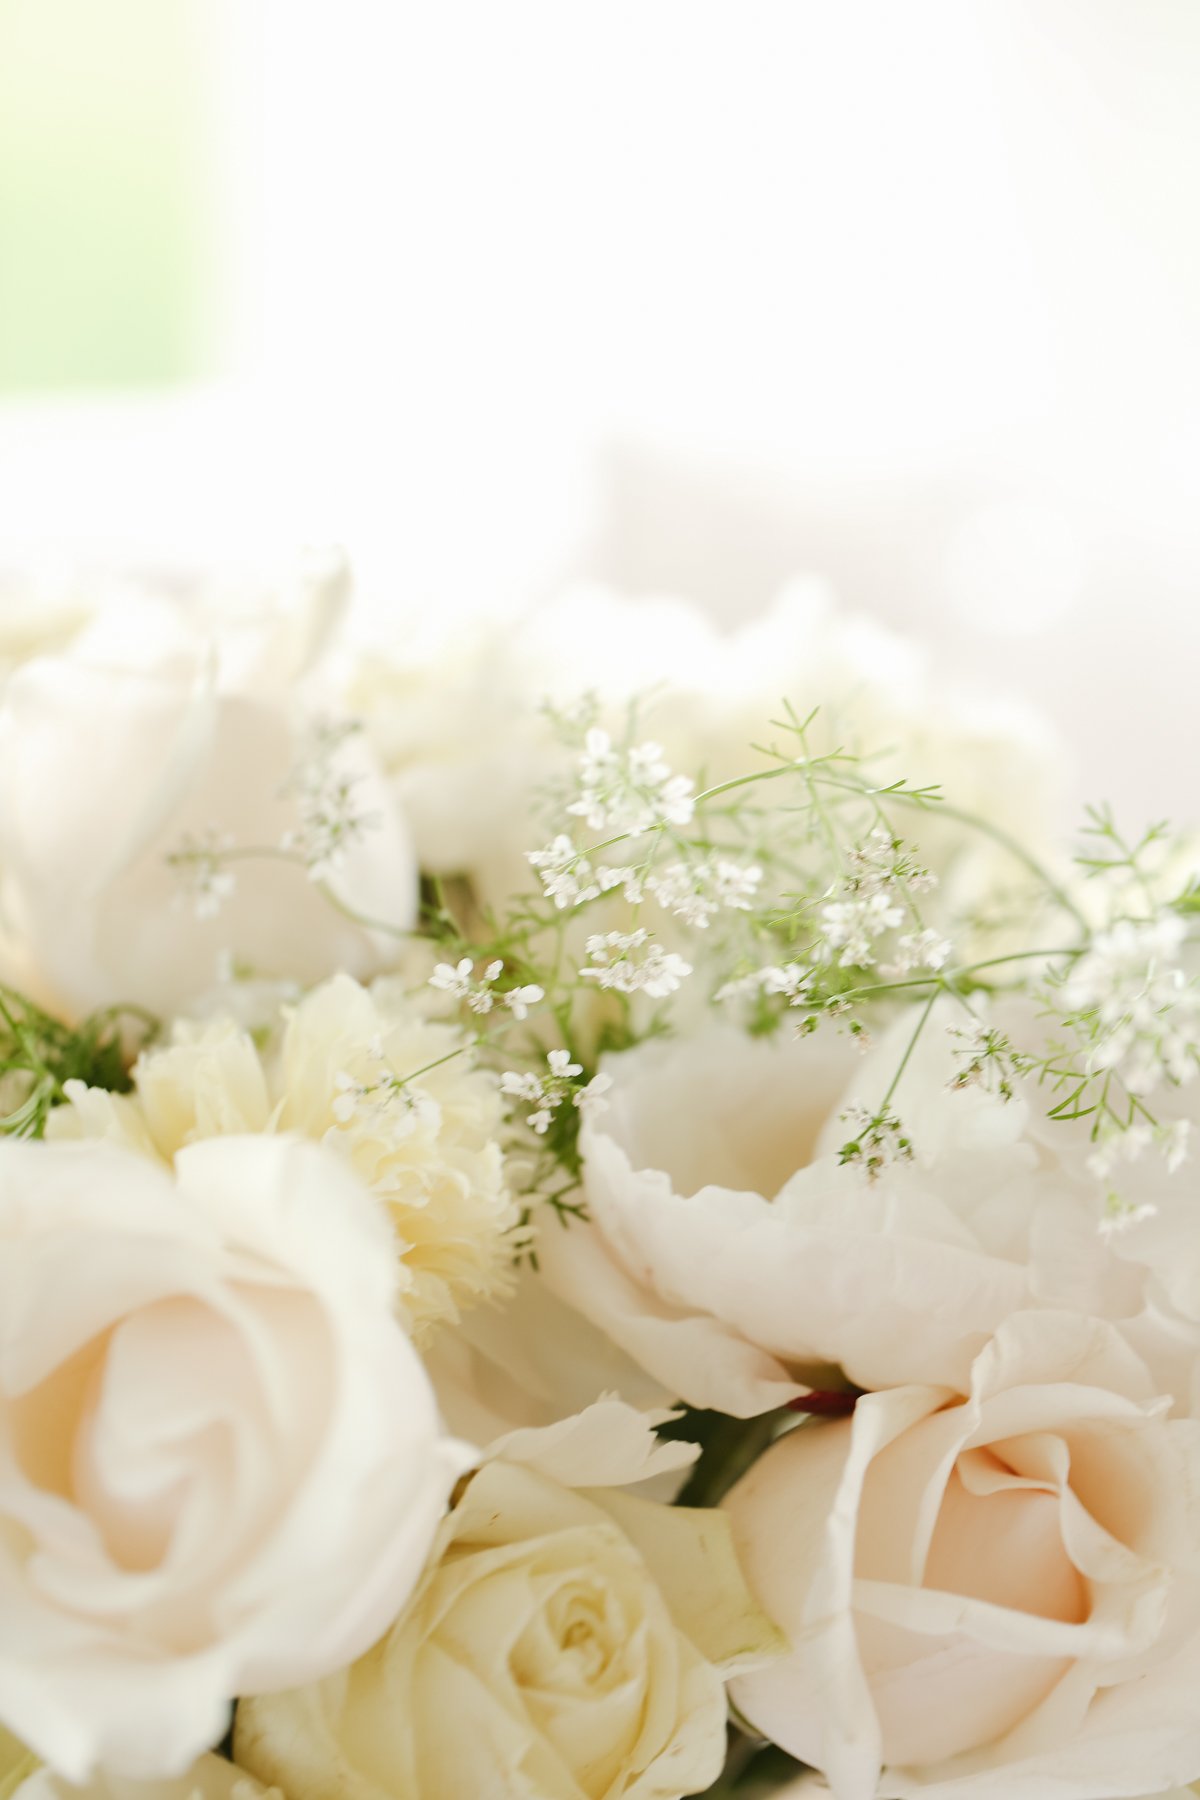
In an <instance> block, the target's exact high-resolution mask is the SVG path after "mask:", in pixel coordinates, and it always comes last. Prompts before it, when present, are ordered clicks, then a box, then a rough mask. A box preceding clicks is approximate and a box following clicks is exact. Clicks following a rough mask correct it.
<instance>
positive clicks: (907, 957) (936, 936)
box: [884, 930, 954, 975]
mask: <svg viewBox="0 0 1200 1800" xmlns="http://www.w3.org/2000/svg"><path fill="white" fill-rule="evenodd" d="M953 949H954V946H953V944H952V943H951V942H950V939H949V938H944V937H943V936H942V935H941V933H940V932H939V931H930V930H926V931H908V932H905V934H904V936H903V937H901V938H900V939H899V941H898V942H897V944H896V953H895V955H894V956H893V958H892V960H891V962H890V963H889V964H888V965H887V967H886V969H885V970H884V974H886V975H908V974H910V973H911V971H912V970H913V969H944V968H945V966H946V964H947V962H948V961H949V960H950V955H951V952H952V951H953Z"/></svg>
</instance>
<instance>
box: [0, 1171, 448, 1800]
mask: <svg viewBox="0 0 1200 1800" xmlns="http://www.w3.org/2000/svg"><path fill="white" fill-rule="evenodd" d="M394 1272H395V1259H394V1255H393V1253H392V1246H391V1236H390V1231H389V1228H388V1225H387V1222H386V1218H385V1217H384V1215H383V1213H382V1212H381V1210H380V1209H379V1208H378V1206H377V1204H376V1203H375V1202H374V1201H373V1200H372V1199H371V1197H370V1196H369V1195H368V1194H367V1192H366V1191H365V1190H364V1189H363V1187H362V1185H361V1184H360V1183H359V1182H358V1180H357V1179H356V1177H355V1176H354V1175H353V1173H352V1172H351V1171H350V1170H348V1169H347V1168H346V1167H345V1165H344V1164H343V1163H342V1162H341V1161H340V1160H339V1159H338V1158H337V1157H335V1156H333V1155H332V1154H331V1153H330V1152H329V1151H327V1150H324V1149H321V1148H319V1147H318V1146H316V1145H310V1144H304V1143H299V1142H296V1141H294V1140H291V1139H287V1138H269V1137H258V1138H224V1139H214V1140H212V1141H210V1142H208V1143H204V1144H197V1145H194V1146H192V1147H191V1148H190V1149H187V1150H184V1151H182V1152H181V1153H180V1155H179V1157H178V1158H177V1161H176V1166H175V1171H174V1174H173V1175H172V1174H171V1173H169V1172H168V1171H166V1170H164V1169H163V1168H161V1167H160V1166H158V1165H157V1164H156V1163H154V1162H152V1161H150V1160H148V1159H147V1158H144V1157H141V1156H136V1155H133V1154H131V1153H130V1152H128V1151H126V1150H122V1149H119V1148H117V1147H115V1146H112V1145H108V1144H27V1143H16V1142H13V1141H7V1142H4V1143H2V1144H0V1443H3V1444H4V1445H5V1446H6V1448H5V1450H4V1451H3V1453H2V1454H0V1590H2V1591H3V1596H4V1604H3V1608H2V1609H0V1717H3V1718H4V1719H5V1721H6V1722H7V1723H8V1724H10V1725H11V1726H12V1727H13V1728H14V1729H15V1730H18V1731H19V1732H20V1734H21V1736H22V1738H23V1739H24V1741H25V1742H26V1743H28V1744H29V1745H30V1747H31V1748H32V1749H33V1750H34V1751H35V1752H36V1753H37V1754H38V1755H39V1756H41V1757H43V1758H44V1759H45V1760H46V1761H47V1762H49V1763H50V1764H52V1766H54V1767H55V1768H56V1769H57V1770H59V1771H60V1772H61V1773H62V1774H63V1775H64V1776H65V1777H66V1778H68V1779H70V1780H75V1781H79V1780H83V1779H85V1778H86V1777H87V1776H88V1774H89V1773H90V1772H91V1771H92V1770H93V1769H94V1768H95V1767H97V1766H100V1765H102V1766H104V1767H106V1768H108V1769H110V1770H113V1771H115V1772H117V1773H120V1774H129V1775H135V1776H150V1775H159V1774H174V1773H177V1772H178V1771H180V1770H182V1769H184V1768H186V1767H187V1765H188V1763H189V1762H190V1761H191V1760H192V1758H193V1757H194V1756H195V1755H196V1754H197V1753H198V1752H199V1751H201V1750H203V1749H205V1748H207V1747H208V1746H209V1745H210V1744H212V1743H214V1742H215V1741H216V1740H217V1739H218V1738H219V1737H220V1735H221V1733H222V1730H223V1729H224V1725H225V1721H226V1716H227V1711H228V1706H229V1702H230V1701H231V1699H232V1698H233V1697H234V1696H235V1695H237V1694H241V1693H245V1692H253V1691H256V1690H258V1689H260V1688H266V1687H272V1686H281V1685H286V1684H289V1683H293V1682H296V1681H303V1680H308V1679H311V1678H312V1677H313V1676H316V1675H319V1674H324V1673H325V1672H327V1671H328V1670H329V1669H332V1668H337V1667H339V1666H341V1665H342V1664H344V1663H345V1662H347V1661H349V1660H350V1658H351V1657H353V1656H355V1655H357V1654H358V1652H359V1651H360V1650H362V1649H363V1648H364V1647H365V1646H366V1645H367V1644H369V1643H371V1642H372V1641H373V1640H374V1638H375V1637H377V1636H378V1634H379V1632H380V1631H381V1630H382V1629H383V1628H384V1626H385V1625H386V1624H387V1623H388V1621H389V1620H390V1619H392V1618H393V1617H394V1616H395V1613H396V1610H397V1608H398V1607H399V1606H400V1605H401V1604H402V1602H403V1601H404V1599H405V1598H406V1596H407V1595H408V1593H409V1591H410V1589H411V1588H412V1585H413V1583H414V1581H415V1580H416V1579H417V1576H418V1575H419V1573H420V1569H421V1565H422V1562H423V1560H424V1556H425V1553H426V1551H427V1549H428V1546H429V1543H430V1541H431V1539H432V1537H433V1534H434V1531H435V1530H436V1528H437V1524H438V1520H439V1518H440V1516H441V1513H442V1509H443V1507H444V1505H445V1502H446V1497H447V1495H448V1492H449V1490H450V1488H451V1486H452V1484H453V1482H454V1480H455V1478H456V1476H457V1474H458V1473H459V1472H460V1471H461V1469H462V1468H463V1467H464V1466H465V1463H466V1461H467V1458H466V1455H465V1452H464V1451H463V1450H462V1448H461V1446H459V1445H457V1444H454V1443H453V1442H451V1441H449V1440H447V1439H445V1438H444V1437H442V1436H441V1435H440V1428H439V1424H438V1419H437V1413H436V1407H435V1404H434V1400H433V1396H432V1392H431V1390H430V1387H429V1384H428V1381H427V1379H426V1377H425V1374H424V1371H423V1370H422V1368H421V1365H420V1363H419V1361H418V1360H417V1358H416V1356H415V1354H414V1352H413V1350H412V1348H411V1346H410V1344H409V1341H408V1339H407V1338H406V1336H405V1335H404V1333H403V1331H402V1330H401V1328H400V1327H399V1325H398V1324H397V1323H396V1320H395V1318H394V1316H393V1312H392V1303H393V1290H394Z"/></svg>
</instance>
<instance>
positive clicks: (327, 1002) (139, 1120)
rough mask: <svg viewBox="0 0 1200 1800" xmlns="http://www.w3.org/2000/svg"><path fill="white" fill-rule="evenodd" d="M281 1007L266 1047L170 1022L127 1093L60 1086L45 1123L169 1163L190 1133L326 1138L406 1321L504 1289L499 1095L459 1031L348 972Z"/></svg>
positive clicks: (431, 1317)
mask: <svg viewBox="0 0 1200 1800" xmlns="http://www.w3.org/2000/svg"><path fill="white" fill-rule="evenodd" d="M284 1018H285V1022H284V1024H283V1028H282V1031H281V1033H279V1034H277V1038H278V1041H277V1042H274V1043H273V1044H272V1047H271V1048H269V1049H268V1050H266V1051H265V1052H264V1051H260V1050H259V1049H258V1047H257V1046H256V1044H255V1042H254V1040H253V1039H252V1038H251V1037H250V1035H249V1034H248V1033H247V1032H245V1031H244V1030H242V1029H241V1028H240V1027H238V1026H237V1025H236V1024H234V1022H233V1021H232V1020H229V1019H216V1020H209V1021H206V1022H203V1023H198V1022H194V1021H180V1022H178V1023H177V1024H176V1026H175V1028H174V1032H173V1034H172V1041H171V1043H170V1044H169V1045H167V1046H165V1047H163V1048H158V1049H154V1048H152V1049H150V1050H147V1051H145V1052H144V1053H143V1055H142V1056H141V1057H140V1058H139V1060H138V1063H137V1064H136V1066H135V1068H134V1071H133V1082H134V1087H133V1092H132V1093H131V1094H128V1095H120V1094H108V1093H104V1092H101V1091H100V1090H98V1089H88V1088H85V1087H83V1086H82V1085H81V1084H80V1083H76V1082H72V1083H69V1084H68V1094H69V1105H67V1106H65V1107H60V1108H58V1109H57V1110H56V1112H55V1113H54V1114H53V1115H52V1117H51V1121H50V1126H49V1135H50V1136H51V1137H53V1138H59V1139H62V1138H67V1137H97V1136H102V1137H109V1138H113V1139H115V1140H116V1141H118V1142H121V1143H124V1144H126V1145H128V1146H130V1147H132V1148H134V1149H137V1150H140V1151H142V1152H143V1153H149V1154H152V1155H157V1156H158V1157H161V1158H162V1159H163V1160H164V1161H166V1162H171V1161H172V1160H173V1159H174V1158H175V1157H177V1156H178V1154H179V1152H180V1151H181V1150H182V1149H183V1148H184V1147H185V1146H186V1145H188V1144H191V1143H195V1142H197V1141H199V1140H201V1139H204V1138H209V1137H214V1136H220V1135H225V1134H228V1133H231V1132H238V1133H240V1132H267V1131H289V1132H296V1133H298V1134H300V1135H301V1136H303V1137H307V1138H312V1139H314V1140H315V1141H317V1142H319V1143H324V1144H327V1145H329V1146H331V1147H332V1148H333V1149H334V1150H336V1151H337V1152H338V1153H339V1154H340V1155H342V1156H343V1157H344V1158H345V1159H346V1160H347V1161H348V1162H349V1163H350V1165H351V1167H352V1168H353V1169H354V1170H355V1171H356V1173H357V1174H358V1175H359V1176H360V1177H361V1178H362V1179H363V1181H365V1182H366V1184H367V1185H368V1187H370V1188H371V1189H372V1190H373V1192H374V1193H376V1194H377V1195H378V1196H379V1197H380V1199H382V1200H383V1201H384V1202H385V1204H386V1206H387V1209H388V1213H389V1216H390V1218H391V1220H392V1224H393V1226H394V1229H395V1235H396V1244H397V1248H398V1251H399V1257H400V1269H401V1286H400V1294H399V1301H400V1305H401V1308H402V1310H403V1314H404V1317H405V1318H406V1319H407V1320H408V1322H409V1323H410V1324H411V1326H412V1327H413V1329H414V1330H416V1331H418V1332H423V1331H425V1330H427V1329H428V1328H430V1327H431V1326H433V1325H435V1324H436V1323H438V1322H439V1321H441V1320H454V1319H456V1318H457V1317H458V1316H459V1314H460V1313H461V1311H462V1310H463V1309H464V1308H466V1307H469V1306H471V1305H474V1304H475V1303H476V1302H478V1301H479V1300H482V1299H485V1298H487V1297H489V1296H494V1295H497V1294H499V1293H502V1292H504V1291H505V1290H506V1288H507V1286H508V1283H509V1279H510V1264H511V1250H510V1247H509V1245H508V1243H507V1241H506V1234H507V1233H508V1231H509V1230H510V1228H511V1226H512V1225H513V1223H514V1220H515V1218H516V1211H515V1208H514V1206H513V1203H512V1200H511V1198H510V1196H509V1194H508V1192H507V1190H506V1187H505V1181H504V1162H503V1155H502V1152H501V1149H500V1145H499V1142H498V1136H499V1131H500V1125H501V1120H502V1102H501V1099H500V1095H499V1091H498V1084H497V1082H496V1080H495V1078H494V1077H493V1076H491V1075H489V1074H487V1073H486V1072H484V1071H483V1070H481V1069H480V1068H478V1067H477V1066H476V1064H475V1062H474V1060H473V1057H472V1055H471V1053H470V1051H469V1049H468V1048H466V1041H465V1039H464V1036H463V1033H462V1032H461V1031H460V1030H459V1029H458V1027H457V1026H454V1025H446V1024H440V1023H436V1022H434V1021H432V1020H430V1019H428V1018H426V1017H425V1016H424V1014H423V1013H422V1011H421V1010H420V1008H419V1007H418V1006H417V1005H416V1004H414V1003H413V1002H411V1001H408V1000H406V999H405V997H404V994H403V990H402V989H401V988H400V987H399V986H398V984H396V983H381V984H379V985H377V987H376V988H375V989H374V990H371V991H368V990H367V989H365V988H362V987H360V986H359V984H358V983H357V982H355V981H353V980H351V978H350V977H349V976H348V975H338V976H335V977H334V978H333V980H332V981H328V982H325V983H324V984H323V985H322V986H320V987H318V988H315V989H314V990H313V991H312V992H311V993H310V994H308V995H307V996H306V997H305V998H304V999H303V1000H301V1001H300V1002H299V1003H298V1004H297V1005H296V1006H294V1007H291V1008H287V1009H285V1015H284ZM431 1065H437V1066H431ZM418 1071H419V1072H420V1073H418ZM410 1075H412V1076H415V1077H416V1078H415V1079H414V1080H412V1081H409V1080H408V1079H407V1077H408V1076H410Z"/></svg>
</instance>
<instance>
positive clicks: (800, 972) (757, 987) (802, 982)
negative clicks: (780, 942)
mask: <svg viewBox="0 0 1200 1800" xmlns="http://www.w3.org/2000/svg"><path fill="white" fill-rule="evenodd" d="M812 979H813V971H812V970H811V969H806V968H803V967H802V966H801V964H800V963H784V964H783V965H782V966H781V965H779V964H776V963H772V964H769V965H768V966H767V967H766V968H763V969H753V970H752V971H751V972H750V974H749V975H741V976H739V977H738V978H737V979H736V980H735V981H727V982H726V983H725V985H724V987H721V988H718V989H717V995H716V997H717V999H718V1000H731V999H736V998H740V997H741V996H742V995H743V994H755V993H762V994H772V995H776V994H778V995H782V996H784V997H785V998H786V999H787V1002H788V1004H789V1006H804V1005H805V1004H806V1003H807V1002H808V999H809V997H810V993H811V988H812Z"/></svg>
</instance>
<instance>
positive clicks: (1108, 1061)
mask: <svg viewBox="0 0 1200 1800" xmlns="http://www.w3.org/2000/svg"><path fill="white" fill-rule="evenodd" d="M1186 936H1187V927H1186V925H1185V923H1184V921H1183V920H1182V919H1181V918H1180V917H1179V916H1178V914H1176V913H1172V912H1164V913H1162V914H1160V915H1159V916H1157V917H1155V918H1152V919H1146V920H1132V919H1122V920H1120V921H1118V923H1117V924H1116V925H1114V926H1113V927H1112V928H1111V929H1110V930H1108V931H1104V932H1100V933H1098V934H1097V936H1096V937H1095V939H1094V940H1093V942H1092V944H1091V946H1090V948H1089V949H1088V951H1087V952H1086V954H1085V955H1083V956H1081V957H1079V958H1078V960H1077V961H1076V962H1075V964H1074V966H1073V967H1072V968H1071V970H1070V972H1069V974H1068V975H1067V977H1066V980H1065V981H1064V983H1063V1003H1064V1006H1065V1007H1066V1009H1067V1011H1068V1012H1069V1013H1071V1014H1074V1015H1075V1019H1074V1023H1075V1027H1076V1029H1077V1031H1079V1033H1080V1034H1081V1036H1082V1037H1083V1039H1084V1041H1085V1043H1086V1045H1087V1054H1088V1063H1089V1067H1090V1068H1091V1069H1093V1070H1104V1069H1112V1070H1114V1071H1115V1072H1116V1073H1118V1074H1119V1075H1120V1077H1121V1079H1122V1081H1123V1082H1124V1084H1125V1087H1126V1088H1127V1089H1128V1091H1129V1092H1130V1093H1131V1094H1136V1095H1139V1096H1140V1095H1146V1094H1149V1093H1151V1092H1153V1090H1154V1089H1155V1088H1157V1087H1158V1086H1160V1085H1161V1084H1162V1083H1163V1082H1168V1083H1171V1084H1172V1085H1176V1086H1178V1085H1180V1084H1182V1083H1184V1082H1186V1081H1190V1080H1191V1079H1192V1077H1193V1076H1194V1075H1195V1073H1196V1069H1197V1064H1198V1061H1200V1037H1198V1032H1197V1014H1198V1013H1200V993H1198V991H1197V988H1196V984H1195V982H1194V981H1193V980H1191V979H1190V978H1189V977H1188V975H1187V974H1186V973H1185V971H1184V969H1183V968H1182V966H1181V964H1180V960H1179V957H1180V952H1181V950H1182V948H1183V944H1184V941H1185V939H1186Z"/></svg>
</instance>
